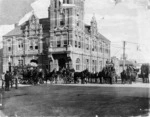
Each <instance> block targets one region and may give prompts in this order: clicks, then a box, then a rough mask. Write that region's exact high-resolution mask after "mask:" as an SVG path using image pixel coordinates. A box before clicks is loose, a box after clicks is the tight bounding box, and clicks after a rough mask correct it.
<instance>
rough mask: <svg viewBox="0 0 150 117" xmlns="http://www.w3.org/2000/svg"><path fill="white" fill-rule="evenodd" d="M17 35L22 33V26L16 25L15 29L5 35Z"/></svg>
mask: <svg viewBox="0 0 150 117" xmlns="http://www.w3.org/2000/svg"><path fill="white" fill-rule="evenodd" d="M16 35H22V30H21V27H20V26H17V27H15V28H14V29H13V30H11V31H10V32H8V33H7V34H6V35H4V37H5V36H16Z"/></svg>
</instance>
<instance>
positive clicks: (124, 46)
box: [123, 41, 126, 70]
mask: <svg viewBox="0 0 150 117" xmlns="http://www.w3.org/2000/svg"><path fill="white" fill-rule="evenodd" d="M125 49H126V41H123V70H125V59H126V58H125Z"/></svg>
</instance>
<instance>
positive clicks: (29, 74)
mask: <svg viewBox="0 0 150 117" xmlns="http://www.w3.org/2000/svg"><path fill="white" fill-rule="evenodd" d="M22 76H23V77H22V78H20V83H24V84H38V83H39V84H43V83H44V82H46V83H47V82H48V81H50V82H51V83H58V81H60V80H61V81H62V83H64V84H70V83H74V84H77V83H81V84H86V83H99V84H103V83H105V84H114V83H117V82H118V78H119V75H117V74H116V71H115V69H114V67H113V66H106V67H104V68H103V69H102V71H100V72H96V73H92V72H89V70H88V69H85V70H83V71H81V72H76V71H75V70H74V69H67V68H62V69H59V70H58V71H57V70H56V69H54V70H53V71H52V72H50V71H49V70H48V69H45V70H42V69H38V68H34V69H32V70H30V69H27V70H24V71H23V73H22ZM120 76H121V81H122V84H124V83H132V82H133V81H136V77H137V72H135V71H133V70H131V69H126V70H124V71H123V72H122V73H121V75H120Z"/></svg>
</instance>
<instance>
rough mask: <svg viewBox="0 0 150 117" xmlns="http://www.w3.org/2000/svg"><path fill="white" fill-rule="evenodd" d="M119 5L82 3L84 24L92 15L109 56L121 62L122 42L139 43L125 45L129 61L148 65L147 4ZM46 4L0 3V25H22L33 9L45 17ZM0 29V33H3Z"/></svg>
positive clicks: (36, 0)
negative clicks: (115, 57)
mask: <svg viewBox="0 0 150 117" xmlns="http://www.w3.org/2000/svg"><path fill="white" fill-rule="evenodd" d="M118 1H120V2H119V3H118V4H116V5H115V2H114V0H85V23H87V24H90V20H91V18H92V16H93V15H95V17H96V20H97V23H98V29H99V32H100V33H101V34H103V35H104V36H105V37H107V38H108V39H109V40H110V41H111V42H112V43H111V45H112V46H111V55H112V56H117V57H119V58H120V56H121V54H122V48H121V47H122V45H123V44H122V43H123V42H122V41H124V40H125V41H128V42H134V43H139V44H131V43H127V45H126V54H127V55H128V58H129V59H137V58H138V61H141V60H140V59H142V61H145V62H149V61H150V47H149V44H150V33H149V32H150V10H149V9H147V6H148V2H147V0H118ZM49 4H50V0H0V25H11V24H13V23H16V22H18V21H19V22H20V23H21V22H23V21H25V19H27V18H28V17H29V16H30V15H31V14H32V12H30V11H32V9H34V11H35V13H36V14H37V16H38V17H39V18H42V17H47V9H48V6H49ZM14 6H15V7H14ZM20 6H21V7H20ZM25 14H26V15H25ZM23 17H24V18H23ZM1 27H2V26H0V33H1V32H5V31H4V30H2V28H1ZM10 27H11V28H12V27H13V26H10ZM11 28H10V29H11ZM7 29H8V30H10V29H9V28H7ZM6 32H7V31H6ZM137 48H138V50H139V51H137Z"/></svg>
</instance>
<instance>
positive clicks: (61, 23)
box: [60, 13, 65, 26]
mask: <svg viewBox="0 0 150 117" xmlns="http://www.w3.org/2000/svg"><path fill="white" fill-rule="evenodd" d="M64 25H65V15H64V14H63V13H61V14H60V26H64Z"/></svg>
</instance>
